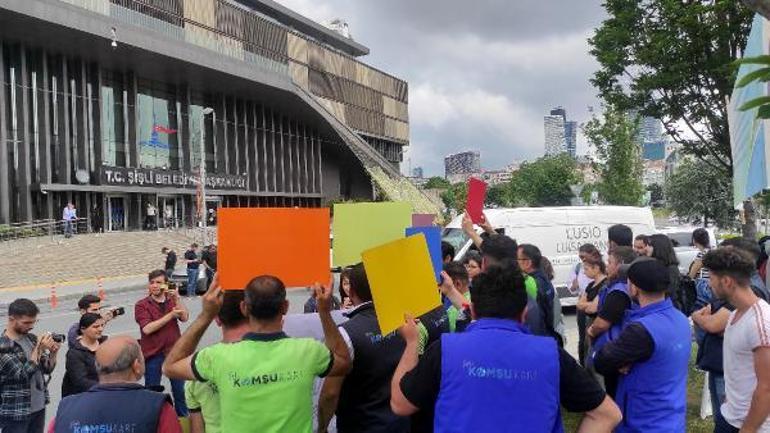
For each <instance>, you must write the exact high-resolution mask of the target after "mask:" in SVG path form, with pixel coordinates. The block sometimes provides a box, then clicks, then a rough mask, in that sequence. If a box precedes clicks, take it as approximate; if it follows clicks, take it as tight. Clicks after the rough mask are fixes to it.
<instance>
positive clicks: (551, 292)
mask: <svg viewBox="0 0 770 433" xmlns="http://www.w3.org/2000/svg"><path fill="white" fill-rule="evenodd" d="M517 255H518V256H517V261H518V263H519V267H520V268H521V270H522V271H524V273H526V274H527V275H529V276H531V277H532V278H534V279H535V282H536V283H537V306H538V308H539V309H540V315H541V317H542V318H543V321H544V323H545V326H546V332H547V333H548V335H550V336H552V337H553V338H555V339H556V341H557V342H558V343H559V346H560V347H563V346H564V335H562V334H560V333H559V330H558V327H559V326H558V324H559V323H560V322H561V311H559V312H558V314H557V313H556V311H555V309H554V305H555V304H554V302H555V301H554V298H555V297H556V289H554V287H553V284H552V283H551V280H549V279H548V277H547V276H546V275H545V273H544V272H543V269H542V260H543V256H542V255H541V253H540V249H539V248H538V247H536V246H534V245H531V244H523V245H519V247H518V249H517Z"/></svg>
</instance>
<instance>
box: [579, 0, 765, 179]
mask: <svg viewBox="0 0 770 433" xmlns="http://www.w3.org/2000/svg"><path fill="white" fill-rule="evenodd" d="M604 7H605V9H606V10H607V12H608V15H609V18H607V19H606V20H605V21H604V22H603V23H602V25H601V26H600V27H599V28H598V29H597V30H596V32H595V34H594V36H593V37H592V38H591V39H590V44H591V54H592V55H593V56H594V57H596V59H597V61H598V62H599V65H600V68H599V70H598V71H597V72H596V73H595V74H594V76H593V79H592V80H591V82H592V84H593V85H594V86H595V87H596V88H597V89H598V90H599V94H600V96H601V97H602V99H603V100H604V101H605V102H607V104H608V105H611V106H614V107H617V108H618V110H621V111H624V112H627V111H630V110H637V111H638V112H639V114H641V115H644V116H652V117H654V118H656V119H660V120H662V121H663V124H664V127H665V129H666V132H667V134H668V135H669V136H670V137H671V138H672V139H673V140H674V141H676V142H677V143H680V144H681V145H682V149H683V151H684V152H685V153H687V154H690V155H693V156H695V157H697V158H699V159H702V160H704V161H706V162H707V163H708V164H711V165H713V166H714V168H716V169H718V170H719V172H720V173H721V176H731V175H732V156H731V152H730V138H729V131H728V125H727V98H726V97H725V96H726V95H730V93H731V92H732V89H733V82H734V81H735V78H736V69H735V67H734V64H733V63H734V61H735V60H736V59H737V58H738V57H739V55H740V53H741V50H743V48H744V47H745V45H746V40H747V37H748V34H749V31H750V29H751V23H752V19H753V13H752V11H751V10H749V9H748V8H747V7H745V6H744V5H743V4H742V3H741V2H740V1H739V0H721V1H711V0H694V1H687V2H683V1H681V0H605V2H604ZM682 128H684V130H683V129H682Z"/></svg>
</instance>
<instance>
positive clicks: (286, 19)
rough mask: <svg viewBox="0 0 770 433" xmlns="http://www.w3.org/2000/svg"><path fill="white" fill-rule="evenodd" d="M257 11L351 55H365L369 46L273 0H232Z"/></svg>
mask: <svg viewBox="0 0 770 433" xmlns="http://www.w3.org/2000/svg"><path fill="white" fill-rule="evenodd" d="M234 1H236V2H238V3H240V4H242V5H244V6H246V7H249V8H251V9H253V10H255V11H257V12H260V13H262V14H264V15H267V16H269V17H271V18H273V19H275V20H276V21H278V22H280V23H281V24H283V25H285V26H288V27H291V28H293V29H295V30H297V31H298V32H300V33H304V34H306V35H309V36H311V37H312V38H314V39H315V40H317V41H319V42H323V43H325V44H327V45H330V46H332V47H334V48H336V49H338V50H340V51H343V52H345V53H348V54H350V55H352V56H355V57H358V56H365V55H367V54H369V48H367V47H366V46H364V45H362V44H359V43H358V42H356V41H354V40H353V39H350V38H346V37H344V36H342V35H340V34H339V33H337V32H335V31H333V30H330V29H328V28H326V27H324V26H322V25H321V24H318V23H317V22H315V21H313V20H311V19H309V18H307V17H304V16H302V15H300V14H298V13H296V12H294V11H293V10H291V9H289V8H287V7H285V6H283V5H281V4H278V3H276V2H274V1H273V0H234Z"/></svg>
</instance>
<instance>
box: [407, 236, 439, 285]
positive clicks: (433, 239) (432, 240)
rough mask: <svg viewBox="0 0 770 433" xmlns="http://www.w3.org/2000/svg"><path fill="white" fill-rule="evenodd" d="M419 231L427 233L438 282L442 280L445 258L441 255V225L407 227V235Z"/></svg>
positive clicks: (426, 237)
mask: <svg viewBox="0 0 770 433" xmlns="http://www.w3.org/2000/svg"><path fill="white" fill-rule="evenodd" d="M417 233H422V234H423V235H425V242H426V243H427V244H428V252H429V253H430V261H431V263H433V273H434V274H436V282H437V283H438V282H440V281H441V270H442V269H444V263H443V262H444V258H443V257H442V256H441V228H440V227H409V228H407V229H406V236H407V237H409V236H413V235H416V234H417Z"/></svg>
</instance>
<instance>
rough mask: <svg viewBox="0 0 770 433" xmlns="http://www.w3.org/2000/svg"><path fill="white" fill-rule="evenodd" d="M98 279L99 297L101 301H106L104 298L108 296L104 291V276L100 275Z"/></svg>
mask: <svg viewBox="0 0 770 433" xmlns="http://www.w3.org/2000/svg"><path fill="white" fill-rule="evenodd" d="M96 281H97V284H98V286H99V299H100V300H101V301H104V299H105V298H106V297H107V294H106V293H104V286H103V285H102V277H99V278H98V279H97V280H96Z"/></svg>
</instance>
